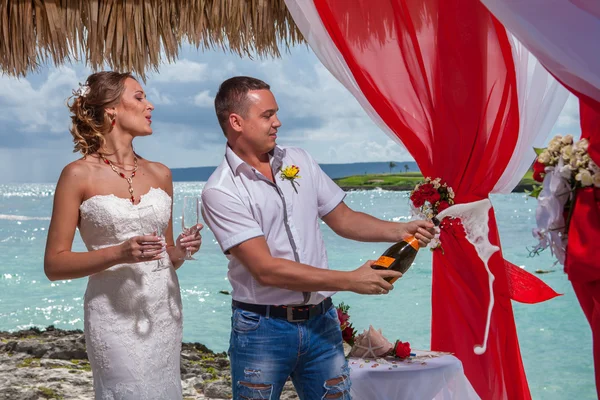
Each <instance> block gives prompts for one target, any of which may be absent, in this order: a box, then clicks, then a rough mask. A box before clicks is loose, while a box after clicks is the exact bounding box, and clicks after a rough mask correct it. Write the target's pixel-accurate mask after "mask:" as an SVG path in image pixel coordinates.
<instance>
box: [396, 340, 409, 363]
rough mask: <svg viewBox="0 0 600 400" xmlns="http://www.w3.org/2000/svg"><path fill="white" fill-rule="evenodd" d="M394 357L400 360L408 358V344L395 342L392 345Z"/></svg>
mask: <svg viewBox="0 0 600 400" xmlns="http://www.w3.org/2000/svg"><path fill="white" fill-rule="evenodd" d="M394 357H397V358H400V359H405V358H408V357H410V343H408V342H402V341H400V340H397V341H396V344H395V345H394Z"/></svg>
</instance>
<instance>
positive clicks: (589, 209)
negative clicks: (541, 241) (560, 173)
mask: <svg viewBox="0 0 600 400" xmlns="http://www.w3.org/2000/svg"><path fill="white" fill-rule="evenodd" d="M579 113H580V118H581V137H582V138H587V139H588V140H589V141H590V145H589V148H588V154H589V155H590V156H591V157H592V159H593V160H594V162H595V163H596V164H597V165H600V108H596V107H595V105H594V104H593V103H589V102H586V101H585V100H583V99H582V100H580V102H579ZM568 237H569V239H568V242H567V257H566V260H565V272H566V273H567V275H568V276H569V280H570V281H571V283H572V284H573V289H574V290H575V294H576V295H577V299H578V300H579V304H580V305H581V308H582V310H583V312H584V314H585V316H586V318H587V320H588V322H589V324H590V327H591V329H592V339H593V343H594V344H593V354H594V370H595V373H596V390H597V392H598V398H600V262H598V260H600V248H599V247H598V245H597V243H598V242H599V241H600V188H594V187H590V188H585V189H579V190H577V194H576V197H575V205H574V209H573V214H572V216H571V221H570V223H569V236H568Z"/></svg>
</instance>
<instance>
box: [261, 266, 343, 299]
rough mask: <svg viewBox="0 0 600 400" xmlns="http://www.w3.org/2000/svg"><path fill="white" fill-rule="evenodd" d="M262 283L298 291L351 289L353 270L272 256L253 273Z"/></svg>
mask: <svg viewBox="0 0 600 400" xmlns="http://www.w3.org/2000/svg"><path fill="white" fill-rule="evenodd" d="M253 275H254V277H255V278H256V280H258V282H259V283H260V284H261V285H264V286H273V287H278V288H281V289H288V290H294V291H298V292H316V291H341V290H351V284H352V278H351V272H346V271H334V270H329V269H321V268H316V267H312V266H310V265H306V264H301V263H298V262H295V261H291V260H287V259H284V258H272V259H271V260H270V262H268V263H266V265H264V267H262V268H260V269H258V270H256V269H254V273H253Z"/></svg>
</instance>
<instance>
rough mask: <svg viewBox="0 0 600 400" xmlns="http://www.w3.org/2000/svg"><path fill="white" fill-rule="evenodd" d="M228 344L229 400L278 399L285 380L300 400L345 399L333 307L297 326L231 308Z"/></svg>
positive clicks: (345, 377)
mask: <svg viewBox="0 0 600 400" xmlns="http://www.w3.org/2000/svg"><path fill="white" fill-rule="evenodd" d="M229 345H230V346H229V358H230V361H231V381H232V384H233V399H234V400H238V399H244V400H245V399H271V400H276V399H279V396H280V395H281V391H282V389H283V385H284V384H285V382H286V380H287V378H288V377H291V378H292V381H293V383H294V386H295V387H296V391H297V392H298V396H300V399H302V400H320V399H340V400H349V399H350V378H349V377H350V370H349V368H348V362H347V360H346V358H345V357H344V349H343V345H342V332H341V331H340V324H339V321H338V317H337V311H336V309H335V307H331V308H330V309H329V310H328V311H327V312H326V313H325V314H322V315H319V316H317V317H314V318H313V319H311V320H308V321H302V322H288V321H287V320H285V319H280V318H267V317H265V316H262V315H260V314H256V313H253V312H250V311H245V310H241V309H239V308H235V307H234V308H233V316H232V318H231V339H230V341H229Z"/></svg>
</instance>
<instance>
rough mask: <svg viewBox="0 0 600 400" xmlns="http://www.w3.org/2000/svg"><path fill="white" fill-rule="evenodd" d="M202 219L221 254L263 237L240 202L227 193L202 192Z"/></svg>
mask: <svg viewBox="0 0 600 400" xmlns="http://www.w3.org/2000/svg"><path fill="white" fill-rule="evenodd" d="M202 217H203V218H204V222H206V224H207V225H208V227H209V228H210V230H211V231H212V232H213V234H214V235H215V238H216V239H217V242H219V246H221V250H222V251H223V253H227V252H228V250H229V249H231V248H232V247H235V246H237V245H238V244H240V243H243V242H245V241H246V240H248V239H252V238H255V237H258V236H264V232H263V231H262V229H261V228H260V226H259V225H258V222H256V220H255V219H254V218H253V217H252V214H251V212H250V211H249V210H248V208H247V207H246V206H244V204H243V202H242V200H241V199H239V198H238V197H236V196H234V195H233V194H232V193H229V192H227V191H223V190H220V189H215V188H210V189H208V190H205V191H203V192H202Z"/></svg>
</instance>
